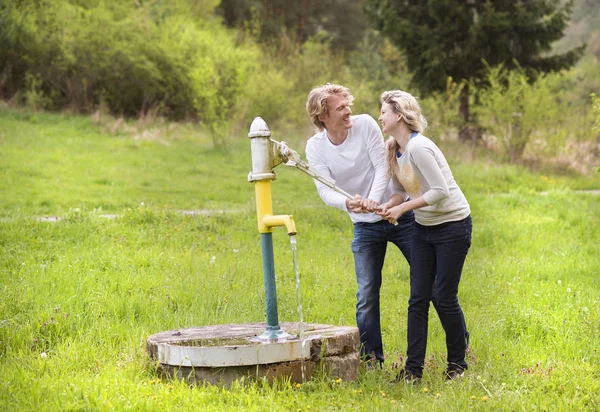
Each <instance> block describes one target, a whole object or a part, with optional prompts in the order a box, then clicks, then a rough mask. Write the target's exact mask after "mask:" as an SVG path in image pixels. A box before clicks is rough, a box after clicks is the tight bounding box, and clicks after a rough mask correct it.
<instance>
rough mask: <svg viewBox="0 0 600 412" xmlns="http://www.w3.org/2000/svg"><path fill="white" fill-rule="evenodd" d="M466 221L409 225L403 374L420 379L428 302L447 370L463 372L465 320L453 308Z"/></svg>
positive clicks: (466, 245) (468, 239)
mask: <svg viewBox="0 0 600 412" xmlns="http://www.w3.org/2000/svg"><path fill="white" fill-rule="evenodd" d="M471 232H472V223H471V217H470V216H468V217H467V218H465V219H463V220H460V221H457V222H447V223H442V224H440V225H436V226H422V225H419V224H418V223H415V230H414V237H413V244H412V260H411V266H410V299H409V301H408V349H407V351H406V355H407V359H406V369H407V370H409V371H410V372H412V373H414V374H416V375H417V376H421V375H422V373H423V364H424V362H425V349H426V347H427V329H428V316H429V302H433V306H434V307H435V310H436V311H437V313H438V316H439V318H440V322H441V323H442V327H443V328H444V331H445V332H446V348H447V350H448V368H450V369H452V368H454V369H456V368H460V369H467V363H466V361H465V352H466V349H467V331H466V327H465V317H464V314H463V311H462V309H461V307H460V305H459V303H458V284H459V282H460V277H461V274H462V269H463V265H464V262H465V258H466V257H467V253H468V251H469V247H470V246H471Z"/></svg>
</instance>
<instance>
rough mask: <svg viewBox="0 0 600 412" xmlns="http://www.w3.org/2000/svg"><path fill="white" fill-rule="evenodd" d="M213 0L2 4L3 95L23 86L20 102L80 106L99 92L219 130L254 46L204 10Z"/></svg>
mask: <svg viewBox="0 0 600 412" xmlns="http://www.w3.org/2000/svg"><path fill="white" fill-rule="evenodd" d="M38 3H39V4H38ZM136 4H137V5H136ZM215 5H216V3H215V1H201V2H198V1H187V0H180V1H177V2H168V3H167V4H163V2H161V1H150V2H128V3H123V2H120V1H101V2H69V1H66V0H62V1H57V2H50V1H46V0H40V1H38V2H34V1H23V2H17V3H12V4H10V5H5V6H3V7H2V8H1V9H0V19H1V20H2V22H5V24H4V25H2V26H0V38H2V39H4V40H5V43H6V47H3V48H2V52H0V53H3V56H2V57H4V58H3V59H0V61H2V62H3V63H0V73H4V76H5V78H6V79H7V80H6V81H5V82H3V83H6V84H7V86H6V87H5V88H4V89H0V92H2V93H3V95H4V96H5V97H10V95H11V94H14V93H16V92H17V91H19V90H21V89H24V90H27V95H26V96H25V97H24V98H25V100H26V102H27V103H28V104H31V105H35V106H40V105H42V103H43V106H45V107H49V108H62V107H66V106H69V107H71V108H73V109H75V110H78V111H82V112H89V111H90V110H93V109H94V108H95V107H96V106H97V105H98V104H99V103H100V101H102V100H103V101H105V102H106V103H107V105H108V106H109V107H110V109H111V111H112V112H113V113H118V114H125V115H145V114H146V113H148V112H149V111H154V112H159V113H160V114H164V115H168V116H170V117H172V118H176V119H183V118H197V119H198V120H200V121H201V122H203V123H204V124H205V125H206V126H208V127H209V128H210V129H211V130H213V131H214V130H218V129H220V128H221V127H222V126H223V123H225V122H226V120H227V119H228V117H229V116H231V113H232V111H233V107H234V104H235V101H236V100H237V98H238V95H239V94H240V93H241V92H242V88H243V85H244V84H245V82H246V79H247V72H248V71H249V69H250V67H251V66H252V65H254V64H255V62H256V61H258V60H259V57H258V54H257V50H255V49H251V48H239V47H236V46H235V45H234V37H233V36H232V34H231V33H229V32H227V31H226V30H225V29H224V28H222V27H221V26H220V25H219V23H218V22H216V21H213V20H212V19H211V18H210V16H211V15H212V14H211V13H210V12H211V11H212V7H214V6H215ZM207 16H208V17H207ZM200 17H202V18H201V19H199V18H200ZM65 22H68V24H65ZM17 69H18V70H17ZM22 73H25V75H23V74H22ZM21 76H23V77H21ZM34 101H35V102H34Z"/></svg>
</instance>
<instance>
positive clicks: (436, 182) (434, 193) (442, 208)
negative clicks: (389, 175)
mask: <svg viewBox="0 0 600 412" xmlns="http://www.w3.org/2000/svg"><path fill="white" fill-rule="evenodd" d="M397 161H398V170H397V173H396V176H395V178H394V179H392V181H393V184H394V188H395V190H397V191H399V192H401V193H404V192H407V193H408V194H409V195H410V197H411V198H413V199H416V198H418V197H420V196H423V199H424V200H425V202H427V204H428V205H429V206H425V207H422V208H419V209H415V210H414V212H415V220H416V221H417V223H419V224H421V225H424V226H433V225H439V224H441V223H445V222H453V221H457V220H462V219H464V218H466V217H467V216H469V214H470V213H471V209H470V207H469V203H468V202H467V199H466V198H465V195H464V194H463V192H462V191H461V190H460V187H458V185H457V184H456V181H455V180H454V176H453V175H452V171H451V170H450V166H448V162H447V161H446V158H445V157H444V155H443V153H442V152H441V151H440V149H439V148H438V147H437V146H436V144H435V143H433V142H432V141H431V140H430V139H428V138H427V137H425V136H423V135H422V134H418V135H417V136H415V137H413V138H411V139H410V140H409V141H408V144H407V145H406V149H405V150H404V153H403V154H402V155H401V156H400V157H398V158H397Z"/></svg>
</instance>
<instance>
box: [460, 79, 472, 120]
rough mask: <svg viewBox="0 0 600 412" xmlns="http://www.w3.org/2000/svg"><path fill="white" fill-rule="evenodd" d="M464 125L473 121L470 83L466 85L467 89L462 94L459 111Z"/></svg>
mask: <svg viewBox="0 0 600 412" xmlns="http://www.w3.org/2000/svg"><path fill="white" fill-rule="evenodd" d="M458 111H459V113H460V115H461V117H462V118H463V123H464V124H467V123H469V121H470V120H471V112H470V110H469V83H465V87H463V89H462V90H461V92H460V107H459V109H458Z"/></svg>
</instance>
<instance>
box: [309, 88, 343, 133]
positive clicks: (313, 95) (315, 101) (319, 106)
mask: <svg viewBox="0 0 600 412" xmlns="http://www.w3.org/2000/svg"><path fill="white" fill-rule="evenodd" d="M336 94H339V95H341V96H343V97H344V98H346V99H348V105H350V106H352V102H353V101H354V96H352V94H351V93H350V90H348V88H346V87H344V86H341V85H339V84H331V83H327V84H326V85H324V86H320V87H315V88H314V89H312V90H311V91H310V93H309V94H308V100H307V101H306V111H307V112H308V114H309V115H310V120H311V121H312V123H313V124H314V125H315V127H316V129H317V131H319V132H322V131H323V130H324V129H325V125H324V124H323V122H321V120H319V116H321V115H322V114H323V115H325V116H327V114H328V110H327V99H328V98H329V97H331V96H333V95H336Z"/></svg>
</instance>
